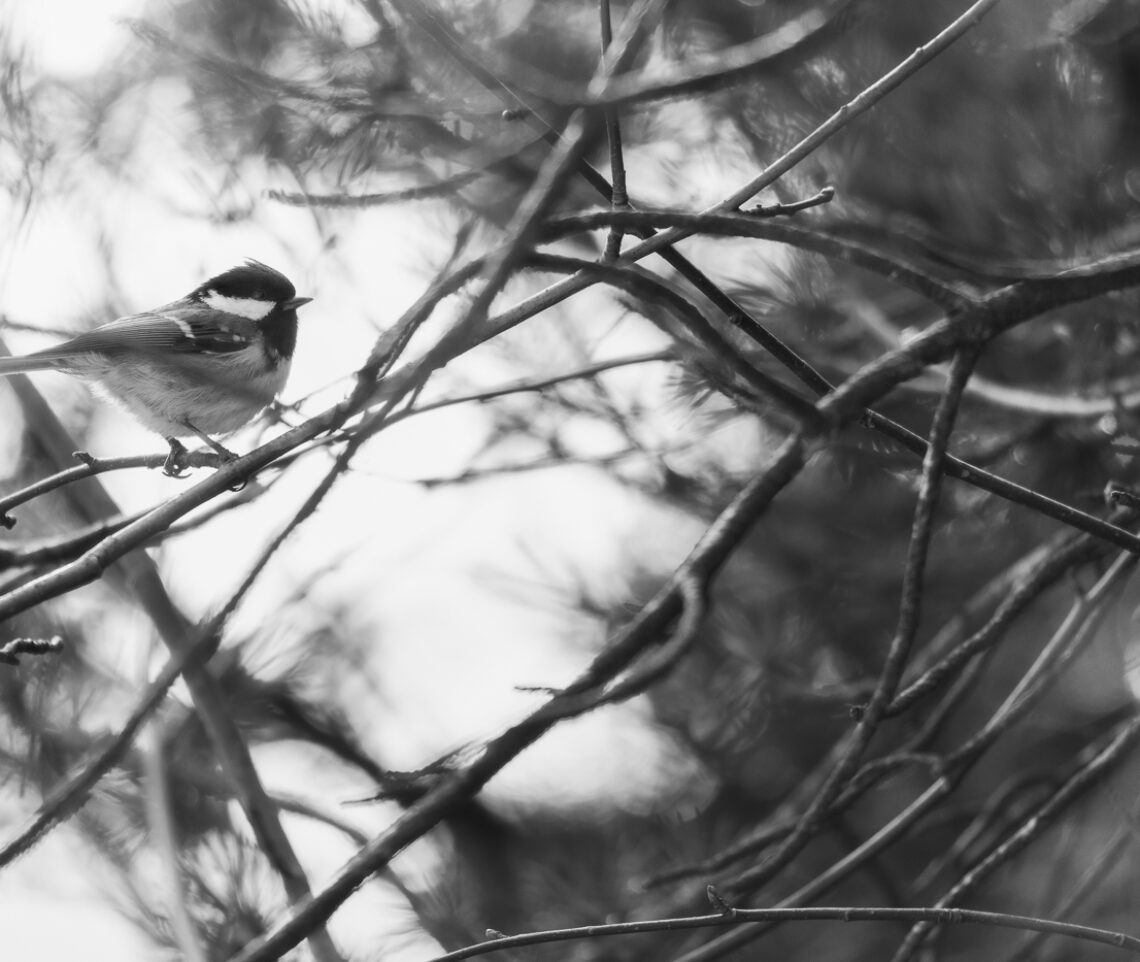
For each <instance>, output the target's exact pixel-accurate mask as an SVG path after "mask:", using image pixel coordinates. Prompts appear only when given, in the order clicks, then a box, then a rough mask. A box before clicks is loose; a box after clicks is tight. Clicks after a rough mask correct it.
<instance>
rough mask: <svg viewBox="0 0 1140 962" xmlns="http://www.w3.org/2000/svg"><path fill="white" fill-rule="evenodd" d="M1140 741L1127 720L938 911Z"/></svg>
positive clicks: (918, 934)
mask: <svg viewBox="0 0 1140 962" xmlns="http://www.w3.org/2000/svg"><path fill="white" fill-rule="evenodd" d="M1138 738H1140V717H1135V718H1131V719H1129V720H1128V721H1127V722H1125V723H1124V724H1122V725H1120V726H1119V727H1118V729H1117V731H1116V732H1114V733H1113V734H1112V735H1111V736H1110V737H1109V738H1108V739H1107V740H1106V743H1105V744H1103V745H1102V746H1100V747H1098V748H1096V749H1095V750H1093V751H1090V752H1088V753H1087V754H1088V755H1089V756H1090V757H1088V758H1087V759H1086V760H1085V761H1084V762H1082V763H1081V764H1080V765H1079V766H1078V768H1077V770H1076V771H1075V772H1074V773H1073V774H1072V775H1070V776H1069V778H1068V780H1067V781H1066V782H1065V783H1064V784H1063V785H1062V786H1061V787H1060V789H1058V790H1057V791H1056V792H1055V793H1054V794H1052V795H1050V797H1049V798H1048V799H1047V800H1046V801H1045V802H1044V803H1042V804H1041V805H1040V806H1039V807H1038V808H1037V809H1036V810H1035V811H1034V812H1032V813H1031V814H1030V815H1028V816H1027V817H1026V818H1025V819H1024V820H1023V821H1022V823H1021V825H1020V827H1019V828H1018V829H1017V830H1016V831H1014V832H1013V833H1012V834H1011V835H1010V836H1009V837H1008V838H1007V839H1006V840H1005V841H1003V842H1002V843H1001V844H1000V845H998V846H997V847H996V848H995V849H994V850H993V851H992V852H991V853H990V854H989V855H988V856H986V858H984V859H982V861H981V862H979V863H978V864H977V865H975V866H974V867H973V868H972V869H971V870H970V871H969V872H967V873H966V874H965V875H964V876H963V877H962V878H961V879H960V880H959V881H958V883H957V884H956V885H954V887H953V888H951V889H950V891H949V892H947V893H946V894H945V895H944V896H943V897H942V898H941V899H939V900H938V905H937V907H938V908H945V907H948V906H950V905H952V904H953V903H954V902H956V901H958V900H959V899H960V898H961V897H962V896H963V895H964V894H965V893H966V892H968V891H970V889H972V888H975V887H976V886H977V885H978V884H979V883H980V882H981V881H982V880H983V879H985V878H986V877H987V876H988V875H991V874H992V873H993V872H994V871H995V870H996V869H997V868H999V867H1000V866H1002V865H1004V864H1005V863H1006V862H1008V861H1009V860H1010V859H1012V858H1013V857H1014V856H1015V855H1016V854H1017V853H1018V852H1020V851H1021V850H1022V849H1024V848H1025V847H1026V846H1028V845H1029V844H1030V842H1032V841H1034V839H1036V838H1038V837H1039V836H1040V835H1041V834H1042V833H1043V832H1045V831H1046V830H1047V829H1048V828H1050V827H1051V826H1052V824H1053V823H1054V821H1056V819H1057V817H1058V816H1059V815H1060V814H1061V813H1062V812H1064V811H1065V810H1066V809H1067V808H1068V807H1069V806H1070V805H1072V804H1073V802H1074V801H1076V800H1077V799H1078V798H1080V797H1081V796H1082V795H1083V794H1084V793H1085V792H1087V791H1088V790H1089V789H1091V788H1092V787H1093V786H1095V785H1096V784H1097V783H1098V782H1100V781H1101V780H1102V779H1103V778H1105V777H1106V776H1107V775H1108V774H1109V773H1110V772H1112V770H1113V768H1115V767H1116V766H1117V765H1119V764H1121V763H1122V762H1123V761H1124V759H1125V758H1126V756H1127V753H1128V752H1129V750H1130V749H1131V748H1132V747H1133V744H1134V743H1135V742H1136V740H1137V739H1138ZM930 927H931V921H930V920H923V921H921V922H919V923H918V924H916V925H915V926H914V928H912V929H911V930H910V932H908V933H907V937H906V939H905V940H904V941H903V943H902V945H901V946H900V947H899V950H898V952H896V953H895V955H894V957H893V958H892V962H906V960H908V959H910V958H913V956H914V953H915V952H916V951H917V950H918V948H919V946H920V945H921V944H922V941H923V939H924V938H925V937H926V935H927V933H928V931H929V930H930Z"/></svg>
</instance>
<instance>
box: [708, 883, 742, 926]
mask: <svg viewBox="0 0 1140 962" xmlns="http://www.w3.org/2000/svg"><path fill="white" fill-rule="evenodd" d="M705 895H706V896H707V897H708V900H709V902H711V903H712V907H713V908H714V909H716V910H717V911H718V912H719V913H720V914H721V915H723V916H724V917H725V918H726V919H727V918H732V917H733V916H734V915H736V909H735V908H734V907H733V906H731V905H729V904H728V902H726V901H725V900H724V898H723V896H722V895H721V894H720V892H718V891H717V890H716V886H715V885H706V886H705Z"/></svg>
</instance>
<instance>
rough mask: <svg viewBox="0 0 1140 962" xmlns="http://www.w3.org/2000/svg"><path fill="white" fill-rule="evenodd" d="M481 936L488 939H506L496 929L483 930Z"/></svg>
mask: <svg viewBox="0 0 1140 962" xmlns="http://www.w3.org/2000/svg"><path fill="white" fill-rule="evenodd" d="M483 934H484V935H485V936H486V937H487V938H489V939H505V938H506V937H507V936H506V935H505V934H504V933H502V932H500V931H499V930H498V929H484V930H483Z"/></svg>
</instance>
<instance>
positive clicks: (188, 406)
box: [0, 259, 312, 478]
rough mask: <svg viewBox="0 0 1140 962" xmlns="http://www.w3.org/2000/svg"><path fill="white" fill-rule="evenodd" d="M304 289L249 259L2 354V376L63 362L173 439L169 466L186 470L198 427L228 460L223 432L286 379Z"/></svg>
mask: <svg viewBox="0 0 1140 962" xmlns="http://www.w3.org/2000/svg"><path fill="white" fill-rule="evenodd" d="M310 301H312V298H311V297H298V296H297V291H296V288H294V286H293V283H292V282H291V281H290V280H289V279H288V278H287V277H286V276H285V275H284V274H282V273H281V272H280V271H277V270H274V269H273V268H272V267H269V266H267V265H266V264H262V263H261V262H260V261H256V260H252V259H247V260H246V261H245V262H244V263H242V264H239V265H238V266H237V267H232V268H230V269H229V270H227V271H224V272H222V273H221V274H218V275H216V276H215V277H211V278H210V279H209V280H208V281H205V282H204V283H203V284H200V285H199V286H198V287H196V288H194V290H192V291H191V292H190V293H189V294H187V295H186V296H185V297H181V298H179V299H178V300H176V301H172V302H171V303H169V304H165V305H163V306H162V307H156V308H154V309H152V310H149V311H142V312H140V313H138V314H129V315H127V316H126V317H120V318H118V319H116V320H113V321H110V322H108V323H106V324H103V325H101V326H100V327H96V328H93V329H92V330H90V331H86V332H84V333H82V334H78V335H76V336H75V337H73V338H71V339H70V340H67V341H64V342H63V343H62V344H57V345H55V346H54V347H49V348H46V349H44V350H42V351H36V352H35V353H33V354H25V355H23V356H20V357H7V358H0V377H8V376H11V375H13V374H26V373H28V372H31V371H62V372H63V373H65V374H70V375H72V376H73V377H77V378H79V379H80V380H83V381H89V382H92V383H93V386H94V388H95V390H96V393H100V394H102V395H104V396H106V397H107V398H109V399H110V400H111V401H113V402H115V403H117V404H118V405H119V406H120V407H122V408H124V409H125V410H126V411H127V412H128V413H130V414H132V415H133V416H134V417H135V418H136V419H137V420H138V421H139V422H140V423H141V424H142V425H143V427H145V428H147V429H149V430H151V431H154V432H155V433H157V434H160V435H162V437H163V438H164V439H165V440H166V442H167V444H169V445H170V454H169V455H168V456H167V458H166V461H165V463H164V464H163V471H164V472H165V473H166V474H167V475H168V476H170V477H178V478H180V477H185V475H186V463H185V460H186V453H187V452H186V448H185V446H184V445H183V444H182V442H181V441H180V440H179V439H180V438H185V437H191V436H193V437H198V438H200V439H201V440H202V441H204V442H206V443H207V444H208V445H209V446H210V447H211V448H213V449H214V450H215V451H216V452H217V453H218V455H219V456H220V457H221V458H222V460H223V461H230V460H233V459H234V458H235V457H236V455H234V454H233V452H231V451H229V450H227V449H226V448H225V447H223V446H222V445H221V444H220V443H219V442H218V441H217V440H215V438H216V436H218V435H226V434H230V433H232V432H233V431H236V430H237V429H238V428H241V427H243V426H244V425H246V424H248V423H249V422H250V421H252V420H253V419H254V418H255V417H256V416H257V415H258V414H259V413H260V412H261V411H262V410H264V409H265V408H266V407H267V406H268V405H269V404H271V403H272V402H273V401H274V400H275V399H276V397H277V395H278V394H280V392H281V391H282V389H283V388H284V387H285V382H286V380H287V379H288V377H289V368H290V365H291V363H292V360H293V351H294V348H295V347H296V344H297V309H298V308H299V307H302V306H303V305H305V304H308V303H309V302H310Z"/></svg>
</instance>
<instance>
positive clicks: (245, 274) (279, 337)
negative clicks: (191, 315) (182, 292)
mask: <svg viewBox="0 0 1140 962" xmlns="http://www.w3.org/2000/svg"><path fill="white" fill-rule="evenodd" d="M190 297H191V298H192V299H193V300H195V301H198V303H200V304H203V305H205V306H206V307H209V308H210V309H212V310H215V311H220V312H221V313H223V314H230V315H234V316H236V317H243V318H245V319H246V320H250V321H255V322H257V323H258V325H259V326H260V327H261V329H262V332H263V333H264V335H265V349H266V353H267V355H268V356H269V360H270V361H271V362H272V363H274V364H276V363H277V362H279V361H280V360H281V359H282V358H285V359H288V358H290V357H292V356H293V348H294V347H295V346H296V343H297V308H298V307H300V306H301V305H303V304H308V303H309V301H311V300H312V298H311V297H297V289H296V288H295V287H294V286H293V282H292V281H290V280H289V278H287V277H286V276H285V275H284V274H282V273H281V272H280V271H275V270H274V269H273V268H272V267H269V266H268V265H266V264H262V263H261V262H260V261H255V260H252V259H250V260H247V261H246V262H245V263H244V264H241V265H239V266H238V267H231V268H230V269H229V270H228V271H225V272H224V273H222V274H219V275H217V277H211V278H210V279H209V280H208V281H206V282H205V283H204V284H202V285H200V286H199V287H197V288H195V289H194V290H193V291H192V292H191V293H190Z"/></svg>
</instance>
